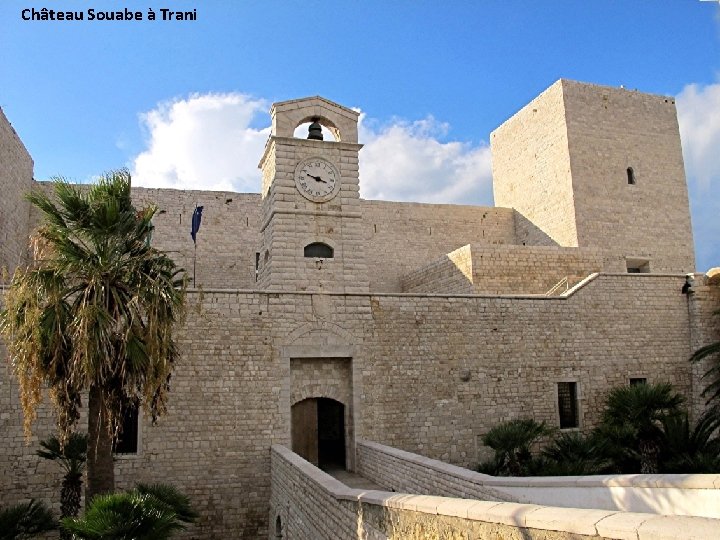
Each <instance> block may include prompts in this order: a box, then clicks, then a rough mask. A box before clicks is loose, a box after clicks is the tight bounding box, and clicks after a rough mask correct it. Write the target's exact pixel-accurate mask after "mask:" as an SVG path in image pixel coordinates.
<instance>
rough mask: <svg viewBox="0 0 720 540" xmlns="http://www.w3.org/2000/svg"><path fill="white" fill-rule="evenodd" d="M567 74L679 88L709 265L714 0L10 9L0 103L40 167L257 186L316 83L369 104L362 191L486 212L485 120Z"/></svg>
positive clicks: (193, 184) (718, 15)
mask: <svg viewBox="0 0 720 540" xmlns="http://www.w3.org/2000/svg"><path fill="white" fill-rule="evenodd" d="M33 7H34V8H36V9H41V8H42V7H47V8H51V9H56V10H62V11H66V10H72V11H81V10H82V11H85V13H86V18H87V10H88V9H90V8H93V9H95V10H96V11H114V10H118V9H120V10H122V9H124V8H126V7H127V8H128V9H130V10H132V11H136V10H139V11H141V12H142V13H143V15H144V18H146V16H147V11H148V9H149V8H152V9H154V10H155V12H156V13H158V15H159V9H160V8H163V7H166V8H172V9H176V10H192V9H195V10H196V12H197V20H196V21H162V20H156V21H147V20H143V21H142V22H138V21H88V20H84V21H64V22H63V21H47V22H41V21H23V20H22V17H21V12H22V10H23V9H25V8H33ZM561 77H563V78H569V79H576V80H581V81H588V82H595V83H599V84H606V85H611V86H619V85H624V86H625V87H626V88H637V89H638V90H641V91H644V92H651V93H659V94H666V95H673V96H677V105H678V112H679V117H680V123H681V131H682V135H683V151H684V155H685V162H686V170H687V173H688V186H689V190H690V196H691V209H692V217H693V226H694V231H695V238H696V246H697V249H696V251H697V267H698V269H699V270H703V271H704V270H707V269H708V268H709V267H710V266H720V245H719V243H718V238H719V237H720V234H719V233H720V221H719V220H718V219H717V215H718V213H720V152H719V151H718V149H720V3H718V2H717V1H713V2H710V1H707V2H703V1H700V0H673V1H666V2H651V1H639V0H638V1H624V2H581V1H569V0H567V1H552V0H547V1H544V2H529V1H523V2H520V1H513V0H506V1H500V0H497V1H495V0H493V1H485V2H472V1H469V0H466V1H442V2H441V1H439V0H435V1H420V0H418V1H400V0H393V1H388V0H385V1H377V2H376V1H370V0H365V1H360V0H352V1H350V0H338V1H334V2H330V1H324V2H322V1H315V0H305V1H293V0H284V1H273V0H265V1H249V0H248V1H243V0H163V1H158V0H105V1H103V0H95V1H74V0H44V1H41V0H37V1H36V0H22V1H17V0H3V1H2V2H0V106H1V107H2V108H3V110H4V111H5V114H6V115H7V117H8V118H9V119H10V121H11V122H12V123H13V125H14V127H15V129H16V130H17V132H18V133H19V135H20V137H21V138H22V139H23V141H24V142H25V145H26V146H27V148H28V150H29V151H30V153H31V154H32V156H33V158H34V160H35V176H36V178H38V179H47V178H49V177H50V176H53V175H63V176H66V177H68V178H71V179H74V180H77V181H87V180H88V179H90V178H92V177H93V176H94V175H96V174H98V173H101V172H103V171H106V170H108V169H113V168H117V167H122V166H127V167H129V168H130V169H131V170H132V171H133V173H134V179H135V181H136V183H137V184H138V185H156V186H163V187H178V188H196V189H231V190H236V191H250V192H257V191H259V175H258V173H257V169H256V165H257V161H258V158H259V154H260V151H261V148H262V144H263V143H264V140H265V138H266V137H267V127H268V125H269V118H268V115H267V111H268V108H269V105H270V103H272V102H273V101H279V100H285V99H293V98H297V97H303V96H307V95H315V94H320V95H323V96H325V97H327V98H329V99H332V100H334V101H337V102H339V103H341V104H343V105H346V106H350V107H355V108H358V109H359V110H361V111H362V113H363V116H362V129H361V138H362V140H361V142H365V143H366V147H365V149H363V151H362V153H361V155H362V161H361V182H362V186H363V187H362V195H363V196H364V197H366V198H387V199H394V200H422V201H432V202H459V203H476V204H485V205H491V204H492V188H491V179H490V172H489V170H490V169H489V167H490V156H489V150H488V147H487V141H488V139H489V134H490V132H491V131H492V130H493V129H494V128H496V127H497V126H498V125H500V124H501V123H502V122H503V121H504V120H506V119H507V118H508V117H510V116H511V115H512V114H513V113H514V112H516V111H517V110H518V109H519V108H520V107H522V106H523V105H524V104H526V103H527V102H528V101H529V100H530V99H532V98H533V97H534V96H535V95H537V94H538V93H539V92H541V91H542V90H543V89H545V88H546V87H547V86H549V85H550V84H552V83H553V82H554V81H555V80H557V79H558V78H561ZM389 162H392V163H393V171H392V172H393V175H392V176H393V178H395V181H394V182H393V184H391V185H388V184H387V183H384V182H381V181H380V178H379V175H378V174H376V172H377V171H378V170H379V168H380V166H381V165H386V164H387V163H389Z"/></svg>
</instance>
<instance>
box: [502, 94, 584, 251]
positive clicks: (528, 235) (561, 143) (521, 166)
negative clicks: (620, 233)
mask: <svg viewBox="0 0 720 540" xmlns="http://www.w3.org/2000/svg"><path fill="white" fill-rule="evenodd" d="M568 144H569V143H568V133H567V126H566V120H565V108H564V103H563V89H562V81H558V82H556V83H555V84H553V85H552V86H550V88H548V89H547V90H545V91H544V92H543V93H541V94H540V95H539V96H538V97H536V98H535V99H534V100H532V101H531V102H530V103H528V104H527V105H526V106H525V107H523V108H522V109H521V110H520V111H519V112H518V113H516V114H515V115H513V116H512V117H511V118H510V119H508V120H506V121H505V122H504V123H503V124H502V125H501V126H500V127H499V128H497V129H496V130H495V131H493V132H492V133H491V134H490V148H491V151H492V169H493V195H494V198H495V205H496V206H505V207H508V208H514V209H515V210H517V212H518V213H519V214H520V215H521V216H522V218H523V219H522V220H521V224H522V225H524V226H523V227H522V228H521V229H520V230H519V232H520V233H521V235H520V236H519V237H518V240H519V242H518V243H523V242H525V243H527V244H538V243H540V244H541V245H547V244H546V243H545V242H539V241H538V240H541V239H543V240H544V239H545V238H548V239H549V240H551V241H552V242H554V243H556V244H557V245H560V246H567V247H576V246H578V232H577V228H576V224H575V220H576V216H575V201H574V197H573V192H572V178H571V176H570V155H569V154H568Z"/></svg>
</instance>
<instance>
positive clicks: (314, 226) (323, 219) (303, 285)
mask: <svg viewBox="0 0 720 540" xmlns="http://www.w3.org/2000/svg"><path fill="white" fill-rule="evenodd" d="M358 150H359V145H357V144H349V143H338V142H323V141H314V140H303V139H294V138H283V137H273V138H272V139H271V141H270V144H269V146H268V148H267V150H266V156H264V158H263V160H262V162H261V165H262V167H263V171H264V172H263V175H264V178H268V177H269V174H270V173H268V172H267V169H268V168H271V167H274V177H272V178H268V180H266V181H265V182H267V181H270V184H269V185H268V191H267V193H265V194H264V196H263V208H262V212H263V221H262V224H261V227H260V230H261V233H262V252H263V264H265V254H266V253H267V264H266V265H265V266H264V267H263V268H261V269H260V282H259V283H260V285H261V287H262V288H267V289H271V290H278V291H280V290H282V291H293V290H308V291H343V292H367V291H368V277H367V269H366V265H365V263H366V261H365V257H364V250H365V243H364V242H363V239H362V236H361V234H360V230H361V229H360V223H359V222H360V220H361V214H360V202H359V188H358V157H357V152H358ZM271 154H272V156H274V157H272V159H273V160H274V162H273V163H270V162H269V161H268V160H269V159H270V156H271ZM314 156H322V157H324V158H325V159H328V160H330V161H332V162H333V163H334V164H335V165H336V166H337V167H338V169H339V172H340V174H341V177H342V181H341V187H340V191H339V193H338V194H337V196H336V197H335V198H333V199H331V200H330V201H327V202H325V203H316V202H313V201H310V200H308V199H306V198H304V197H303V196H302V195H300V194H299V193H298V191H297V189H296V186H295V180H294V172H295V167H296V166H297V164H298V163H299V162H300V161H302V160H303V159H305V158H308V157H314ZM313 242H323V243H326V244H328V245H330V246H331V247H332V248H333V250H334V255H333V258H332V259H327V260H326V261H324V262H323V264H322V267H321V268H319V267H318V265H317V264H316V261H314V260H309V259H307V258H305V257H304V252H303V248H304V247H305V246H306V245H307V244H310V243H313Z"/></svg>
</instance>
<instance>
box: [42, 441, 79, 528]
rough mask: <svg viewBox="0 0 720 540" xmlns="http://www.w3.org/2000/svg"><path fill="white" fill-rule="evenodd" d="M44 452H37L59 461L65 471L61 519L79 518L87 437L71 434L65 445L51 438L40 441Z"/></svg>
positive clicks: (61, 499)
mask: <svg viewBox="0 0 720 540" xmlns="http://www.w3.org/2000/svg"><path fill="white" fill-rule="evenodd" d="M40 446H42V448H43V449H42V450H38V451H37V455H38V456H40V457H41V458H45V459H49V460H52V461H57V462H58V463H60V466H61V467H62V468H63V469H64V470H65V476H64V478H63V481H62V488H61V490H60V517H61V518H64V517H71V516H77V515H78V511H79V510H80V495H81V492H82V475H83V470H84V469H85V461H86V460H87V435H84V434H80V433H71V434H70V436H69V437H68V440H67V441H66V442H65V445H64V446H63V445H61V444H60V440H59V439H58V438H57V437H56V436H55V435H53V436H51V437H49V438H47V439H45V440H44V441H40Z"/></svg>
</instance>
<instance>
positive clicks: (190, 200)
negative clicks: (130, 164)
mask: <svg viewBox="0 0 720 540" xmlns="http://www.w3.org/2000/svg"><path fill="white" fill-rule="evenodd" d="M35 186H36V187H38V188H40V189H42V190H44V191H46V192H48V193H51V192H52V186H51V184H50V183H47V182H37V183H35ZM132 197H133V201H134V204H135V206H137V207H138V208H142V207H145V206H148V205H156V206H157V207H158V212H157V213H156V214H155V217H154V218H153V224H154V225H155V231H154V232H153V236H152V243H153V246H155V247H157V248H158V249H160V250H162V251H165V252H166V253H167V254H168V255H169V256H170V257H172V259H173V260H174V261H175V263H176V264H177V265H178V266H180V267H181V268H184V269H185V271H186V272H187V274H188V276H189V277H190V278H192V277H193V269H194V270H195V285H196V286H197V287H204V288H208V287H209V288H232V289H235V288H242V289H253V288H256V287H257V283H256V281H255V260H256V255H255V254H256V253H257V252H259V250H260V234H259V227H260V196H259V195H257V194H255V193H233V192H224V191H191V190H177V189H156V188H139V187H138V188H132ZM196 205H197V206H203V207H204V209H203V215H202V224H201V226H200V231H199V232H198V234H197V247H195V245H194V244H193V241H192V238H191V237H190V229H191V224H192V215H193V211H194V210H195V206H196ZM40 221H41V218H40V214H39V212H38V210H37V209H35V208H34V207H33V208H32V209H31V217H30V227H31V228H34V227H37V226H38V225H39V224H40ZM193 263H194V266H193ZM191 286H192V283H191Z"/></svg>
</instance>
